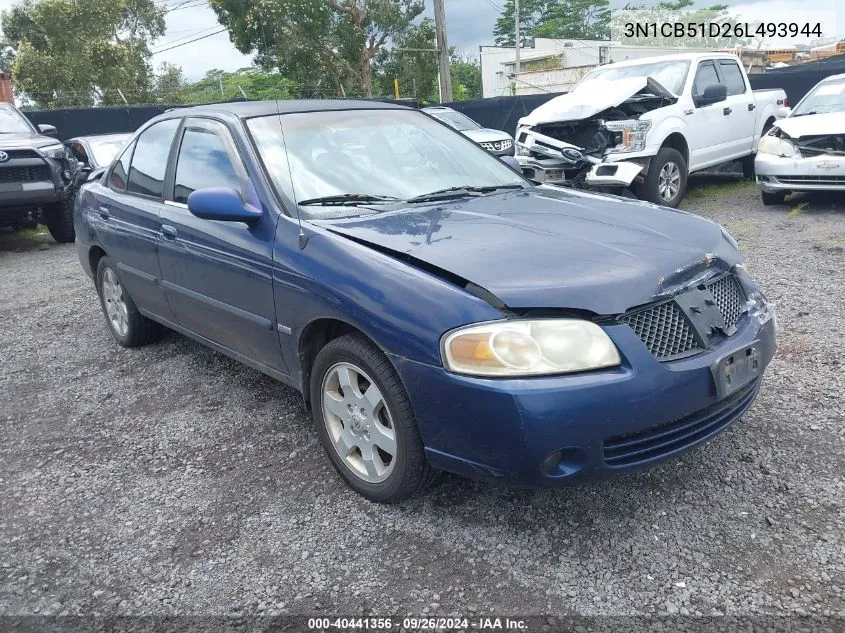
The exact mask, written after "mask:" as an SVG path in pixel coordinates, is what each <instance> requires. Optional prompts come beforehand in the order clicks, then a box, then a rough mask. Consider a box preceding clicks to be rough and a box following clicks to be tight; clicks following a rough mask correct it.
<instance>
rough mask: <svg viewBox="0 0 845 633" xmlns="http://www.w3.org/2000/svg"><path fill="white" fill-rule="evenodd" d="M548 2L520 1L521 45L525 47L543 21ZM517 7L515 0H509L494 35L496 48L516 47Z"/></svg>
mask: <svg viewBox="0 0 845 633" xmlns="http://www.w3.org/2000/svg"><path fill="white" fill-rule="evenodd" d="M546 4H548V0H520V2H519V36H520V37H519V39H520V40H522V41H521V43H520V45H521V46H525V45H526V44H527V43H528V40H529V39H530V38H531V37H532V33H533V32H534V28H535V27H536V26H537V24H539V23H540V21H541V20H542V19H543V14H544V13H545V10H546ZM515 13H516V7H515V6H514V0H507V2H505V4H504V6H503V8H502V14H501V15H500V16H499V19H497V20H496V26H495V27H494V28H493V35H494V36H495V38H496V40H495V41H496V46H515V45H516V23H515V21H514V15H515Z"/></svg>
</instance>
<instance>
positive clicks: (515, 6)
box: [513, 0, 522, 73]
mask: <svg viewBox="0 0 845 633" xmlns="http://www.w3.org/2000/svg"><path fill="white" fill-rule="evenodd" d="M513 23H514V24H515V25H516V27H515V30H516V64H514V72H515V73H521V72H522V68H521V66H520V63H519V0H513Z"/></svg>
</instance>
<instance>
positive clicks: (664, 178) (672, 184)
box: [657, 161, 681, 202]
mask: <svg viewBox="0 0 845 633" xmlns="http://www.w3.org/2000/svg"><path fill="white" fill-rule="evenodd" d="M680 189H681V169H680V167H678V164H677V163H674V162H672V161H668V162H667V163H666V164H665V165H663V167H662V169H661V170H660V176H659V178H658V179H657V191H658V193H659V194H660V197H661V198H662V199H663V200H665V201H666V202H669V201H670V200H672V199H673V198H674V197H675V196H677V195H678V191H679V190H680Z"/></svg>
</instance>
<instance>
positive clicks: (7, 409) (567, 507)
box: [0, 176, 845, 628]
mask: <svg viewBox="0 0 845 633" xmlns="http://www.w3.org/2000/svg"><path fill="white" fill-rule="evenodd" d="M714 183H715V186H714ZM792 204H793V205H794V206H793V207H792V209H791V210H790V206H789V205H787V206H785V207H781V208H764V207H763V206H762V204H761V202H760V199H759V195H758V194H757V192H756V190H755V189H754V187H753V186H751V185H749V184H743V183H739V182H737V181H734V180H731V178H730V177H719V176H714V177H708V178H705V179H701V178H699V179H697V180H696V181H695V184H694V186H693V190H692V191H691V193H690V196H689V198H688V200H687V203H686V208H687V209H688V210H690V211H693V212H696V213H701V214H703V215H706V216H707V217H711V218H713V219H715V220H718V221H720V222H722V223H723V224H724V225H725V226H726V227H727V228H728V230H729V231H730V232H731V233H732V234H733V235H734V236H735V237H736V239H737V240H738V241H739V242H740V244H741V246H742V247H743V250H744V252H745V255H746V260H747V265H748V268H749V269H750V271H751V273H752V275H753V276H754V277H755V278H756V279H757V280H758V281H759V283H760V285H761V286H762V288H763V289H764V290H765V291H766V292H767V293H768V295H769V297H770V298H771V299H773V300H774V301H775V302H776V303H777V306H778V311H779V312H778V314H779V324H780V328H781V330H782V331H781V332H780V348H779V351H778V354H777V356H776V358H775V360H774V361H773V363H772V365H771V366H770V368H769V370H768V377H767V381H766V383H765V384H764V387H763V389H762V392H761V394H760V396H759V398H758V400H757V403H756V404H755V405H754V407H752V409H751V410H750V412H749V413H748V414H747V415H746V416H745V418H744V419H743V421H742V422H740V423H738V424H736V425H734V426H733V427H732V428H730V429H729V430H728V431H727V432H725V433H724V434H722V435H720V436H719V437H718V438H716V439H714V440H713V441H712V442H710V443H709V444H707V445H706V446H704V447H702V448H701V449H699V450H697V451H695V452H693V453H691V454H689V455H687V456H685V457H683V458H682V459H678V460H674V461H670V462H668V463H664V464H663V465H661V466H659V467H656V468H654V469H652V470H649V471H646V472H642V473H639V474H635V475H631V476H627V477H624V478H617V479H613V480H610V481H604V482H600V483H593V484H589V485H586V484H585V485H579V486H576V487H571V488H566V489H558V490H538V491H525V490H513V489H508V488H504V487H499V486H494V485H490V484H484V483H476V482H471V481H466V480H463V479H459V478H457V477H452V476H444V477H443V478H442V479H441V480H440V482H439V483H438V484H436V485H435V487H434V488H433V490H431V492H430V493H429V494H428V495H427V496H425V497H423V498H418V499H414V500H412V501H410V502H408V503H405V504H404V505H401V506H399V507H395V506H390V507H385V506H379V505H375V504H372V503H369V502H367V501H365V500H363V499H362V498H360V497H358V496H357V495H355V494H353V493H351V492H350V491H349V490H348V489H346V488H345V487H344V485H343V484H342V483H341V481H340V480H339V478H338V477H337V476H336V475H335V474H334V471H333V470H332V469H331V467H330V465H329V463H328V461H327V460H326V458H325V457H324V455H323V452H322V450H321V449H320V447H319V445H318V442H317V438H316V435H315V433H314V432H313V430H312V427H311V420H310V417H309V416H308V415H306V413H305V411H304V408H303V406H302V404H301V400H300V397H299V396H298V395H297V394H296V393H295V392H294V391H292V390H291V389H289V388H286V387H284V386H282V385H280V384H277V383H276V382H274V381H273V380H271V379H269V378H266V377H264V376H262V375H261V374H258V373H256V372H254V371H252V370H250V369H247V368H245V367H243V366H241V365H239V364H237V363H235V362H234V361H231V360H228V359H227V358H225V357H223V356H221V355H219V354H216V353H214V352H212V351H209V350H208V349H205V348H203V347H201V346H200V345H198V344H195V343H193V342H191V341H189V340H187V339H185V338H183V337H181V336H178V335H175V334H171V335H170V336H169V337H168V338H167V339H165V340H164V341H163V342H162V343H159V344H156V345H153V346H149V347H146V348H142V349H139V350H133V351H128V350H124V349H121V348H119V347H118V346H117V345H115V344H114V342H113V341H112V340H111V338H110V337H109V335H108V333H107V331H106V327H105V324H104V322H103V318H102V315H101V313H100V311H99V306H98V304H97V301H96V298H95V293H94V288H93V285H92V284H91V282H90V281H89V280H88V278H87V277H85V275H84V274H83V272H82V270H81V268H80V266H79V264H78V262H77V261H76V254H75V252H74V249H73V247H72V246H59V245H56V244H55V243H53V242H51V241H50V240H49V238H48V237H46V236H44V235H36V236H29V237H25V238H21V237H19V236H14V235H11V234H9V233H5V234H0V268H2V276H0V325H2V327H0V358H2V361H0V394H2V395H0V462H1V463H2V467H1V469H0V565H2V567H0V615H23V614H91V613H103V614H148V615H149V614H233V613H237V614H244V615H251V614H259V613H275V614H278V613H281V614H319V613H324V612H326V611H329V612H335V613H340V614H362V613H370V614H376V615H390V614H404V613H414V614H417V615H422V614H434V613H437V614H444V615H447V614H455V613H478V614H481V613H493V612H497V613H511V614H514V613H520V614H544V615H558V616H560V615H567V614H568V615H572V614H585V615H597V614H602V615H604V614H614V615H621V614H666V613H668V614H675V613H680V614H688V613H690V614H703V615H718V614H734V615H746V614H770V615H780V614H818V615H824V614H831V613H834V614H845V537H843V525H845V521H843V519H845V483H843V473H845V450H843V449H845V425H843V420H844V418H843V407H844V406H845V404H843V401H844V399H843V393H845V371H843V351H845V326H843V321H842V318H841V309H842V306H843V304H845V272H843V271H845V265H843V264H845V255H843V246H845V215H843V213H845V208H843V207H845V201H843V200H842V199H838V200H837V199H831V198H825V197H813V198H800V199H799V200H798V201H797V202H792ZM0 628H2V627H0Z"/></svg>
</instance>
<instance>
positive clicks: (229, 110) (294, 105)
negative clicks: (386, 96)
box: [169, 99, 412, 118]
mask: <svg viewBox="0 0 845 633" xmlns="http://www.w3.org/2000/svg"><path fill="white" fill-rule="evenodd" d="M411 109H412V108H409V107H408V106H404V105H398V104H395V103H389V102H384V101H367V100H363V99H290V100H284V101H243V102H232V103H213V104H209V105H200V106H193V107H187V108H176V109H174V110H170V111H169V112H178V113H179V114H205V113H207V114H215V113H216V114H219V113H226V114H230V115H235V116H237V117H240V118H249V117H255V116H267V115H269V114H276V113H278V114H290V113H293V112H326V111H331V110H411Z"/></svg>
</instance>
